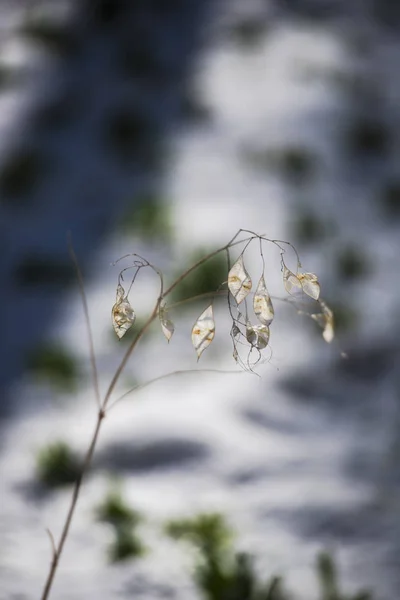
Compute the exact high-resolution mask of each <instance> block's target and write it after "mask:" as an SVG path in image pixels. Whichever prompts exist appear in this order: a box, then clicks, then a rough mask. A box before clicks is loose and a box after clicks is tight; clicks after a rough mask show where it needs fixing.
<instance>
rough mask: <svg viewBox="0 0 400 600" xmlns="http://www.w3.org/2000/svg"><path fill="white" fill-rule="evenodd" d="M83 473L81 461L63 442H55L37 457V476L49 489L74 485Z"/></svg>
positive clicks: (44, 448)
mask: <svg viewBox="0 0 400 600" xmlns="http://www.w3.org/2000/svg"><path fill="white" fill-rule="evenodd" d="M80 472H81V460H80V458H79V457H78V456H77V455H76V454H75V453H74V452H73V451H72V450H71V448H70V447H69V446H68V444H66V443H65V442H63V441H58V442H53V443H51V444H48V445H47V446H44V447H43V448H41V449H40V450H39V452H38V453H37V456H36V476H37V479H38V480H39V481H40V483H42V484H44V485H46V486H47V487H51V488H54V487H60V486H64V485H68V484H72V483H74V482H75V481H76V479H77V477H78V476H79V474H80Z"/></svg>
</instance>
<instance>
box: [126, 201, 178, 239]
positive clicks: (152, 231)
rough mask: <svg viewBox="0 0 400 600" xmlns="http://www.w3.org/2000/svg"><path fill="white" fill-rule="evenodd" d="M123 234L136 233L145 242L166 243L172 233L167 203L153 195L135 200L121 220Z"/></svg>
mask: <svg viewBox="0 0 400 600" xmlns="http://www.w3.org/2000/svg"><path fill="white" fill-rule="evenodd" d="M120 227H121V229H122V231H123V232H124V233H131V232H133V233H136V234H138V235H140V236H141V237H143V238H144V239H146V240H149V239H151V240H154V241H159V242H166V241H168V240H169V239H170V237H171V233H172V219H171V212H170V207H169V205H168V203H167V202H165V201H164V200H163V199H162V198H159V197H158V196H157V195H155V194H151V193H149V194H145V195H143V196H142V197H141V198H139V199H135V201H134V203H133V205H132V208H131V209H130V210H129V211H128V212H127V213H126V214H125V215H124V217H123V218H122V219H121V223H120Z"/></svg>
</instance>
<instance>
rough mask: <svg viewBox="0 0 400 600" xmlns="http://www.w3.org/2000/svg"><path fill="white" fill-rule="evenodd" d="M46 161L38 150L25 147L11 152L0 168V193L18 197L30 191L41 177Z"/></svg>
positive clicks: (13, 197)
mask: <svg viewBox="0 0 400 600" xmlns="http://www.w3.org/2000/svg"><path fill="white" fill-rule="evenodd" d="M45 170H46V163H45V160H44V158H43V156H41V154H40V153H39V150H37V149H33V148H25V149H21V150H19V151H15V152H14V153H12V154H11V155H10V156H9V157H8V158H7V159H6V161H5V162H4V164H3V165H2V167H1V170H0V193H1V195H2V196H8V197H9V199H13V200H15V199H17V198H18V199H20V197H21V196H24V195H27V194H30V193H32V192H33V191H34V190H35V188H36V187H37V184H38V183H39V181H40V180H41V179H42V177H43V174H44V172H45Z"/></svg>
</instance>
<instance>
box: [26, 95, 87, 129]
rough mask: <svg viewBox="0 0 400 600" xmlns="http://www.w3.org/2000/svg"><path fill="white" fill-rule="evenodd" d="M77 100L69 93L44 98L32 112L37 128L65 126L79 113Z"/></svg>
mask: <svg viewBox="0 0 400 600" xmlns="http://www.w3.org/2000/svg"><path fill="white" fill-rule="evenodd" d="M79 109H80V106H79V101H78V99H77V97H76V96H75V95H74V94H72V93H70V94H68V93H63V94H62V95H61V96H59V97H56V98H52V99H50V100H46V101H45V102H44V104H43V105H42V106H40V107H39V108H37V110H36V111H35V113H34V122H35V126H36V127H37V129H41V130H42V129H45V130H50V131H51V130H54V129H56V128H61V127H66V126H67V125H69V124H70V123H71V121H72V120H73V119H74V118H75V117H76V116H77V114H78V113H79Z"/></svg>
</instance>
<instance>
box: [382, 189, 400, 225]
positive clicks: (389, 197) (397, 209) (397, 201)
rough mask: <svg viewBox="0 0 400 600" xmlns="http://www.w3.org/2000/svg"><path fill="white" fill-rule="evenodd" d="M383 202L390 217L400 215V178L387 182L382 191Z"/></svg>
mask: <svg viewBox="0 0 400 600" xmlns="http://www.w3.org/2000/svg"><path fill="white" fill-rule="evenodd" d="M382 204H383V208H384V210H385V212H386V213H387V215H388V216H389V217H396V218H398V217H400V180H393V181H388V182H387V183H386V185H385V186H384V188H383V191H382Z"/></svg>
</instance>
